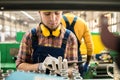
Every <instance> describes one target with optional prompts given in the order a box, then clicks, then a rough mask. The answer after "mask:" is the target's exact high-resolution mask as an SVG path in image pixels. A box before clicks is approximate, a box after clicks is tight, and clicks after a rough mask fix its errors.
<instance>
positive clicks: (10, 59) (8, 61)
mask: <svg viewBox="0 0 120 80" xmlns="http://www.w3.org/2000/svg"><path fill="white" fill-rule="evenodd" d="M24 33H25V32H17V33H16V42H1V43H0V68H1V69H2V70H3V72H6V70H8V69H13V70H16V64H15V60H16V57H17V54H18V50H19V46H20V42H21V39H22V37H23V35H24Z"/></svg>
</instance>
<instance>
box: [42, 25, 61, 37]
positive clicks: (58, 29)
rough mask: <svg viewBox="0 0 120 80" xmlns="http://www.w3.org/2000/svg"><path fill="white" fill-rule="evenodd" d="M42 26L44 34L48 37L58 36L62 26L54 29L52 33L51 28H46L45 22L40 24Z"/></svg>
mask: <svg viewBox="0 0 120 80" xmlns="http://www.w3.org/2000/svg"><path fill="white" fill-rule="evenodd" d="M40 26H41V30H42V34H43V35H44V36H45V37H48V36H50V35H53V36H55V37H58V36H59V35H60V29H61V27H60V26H58V28H57V29H56V30H54V31H52V33H50V31H49V29H48V28H46V27H45V26H44V25H43V24H41V25H40Z"/></svg>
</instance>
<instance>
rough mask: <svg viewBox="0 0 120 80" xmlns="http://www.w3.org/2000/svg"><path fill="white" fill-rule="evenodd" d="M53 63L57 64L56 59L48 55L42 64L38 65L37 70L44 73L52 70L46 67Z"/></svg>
mask: <svg viewBox="0 0 120 80" xmlns="http://www.w3.org/2000/svg"><path fill="white" fill-rule="evenodd" d="M53 61H54V62H55V64H58V59H57V58H55V57H52V56H50V55H49V56H48V57H46V58H45V60H44V61H43V63H40V65H39V70H44V71H45V70H46V69H49V70H52V68H51V67H49V66H48V65H52V63H53Z"/></svg>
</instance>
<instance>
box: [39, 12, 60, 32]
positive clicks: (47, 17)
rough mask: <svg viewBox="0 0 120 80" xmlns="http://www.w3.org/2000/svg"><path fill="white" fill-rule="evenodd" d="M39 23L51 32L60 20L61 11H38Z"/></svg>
mask: <svg viewBox="0 0 120 80" xmlns="http://www.w3.org/2000/svg"><path fill="white" fill-rule="evenodd" d="M39 13H40V16H41V21H42V23H43V24H45V25H46V26H47V27H49V28H50V29H51V30H52V29H55V28H57V27H58V25H59V24H60V21H61V18H62V11H51V12H49V11H40V12H39Z"/></svg>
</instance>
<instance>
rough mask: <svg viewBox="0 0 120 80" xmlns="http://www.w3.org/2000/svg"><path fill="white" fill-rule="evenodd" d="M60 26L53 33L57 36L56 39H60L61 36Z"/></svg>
mask: <svg viewBox="0 0 120 80" xmlns="http://www.w3.org/2000/svg"><path fill="white" fill-rule="evenodd" d="M60 28H61V27H60V26H59V27H58V28H57V29H56V30H55V31H52V35H53V36H55V37H58V36H59V35H60Z"/></svg>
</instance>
